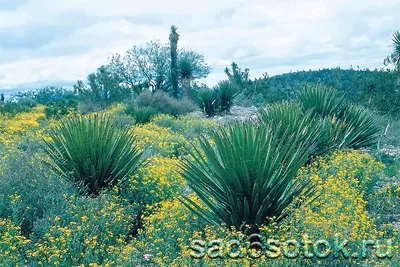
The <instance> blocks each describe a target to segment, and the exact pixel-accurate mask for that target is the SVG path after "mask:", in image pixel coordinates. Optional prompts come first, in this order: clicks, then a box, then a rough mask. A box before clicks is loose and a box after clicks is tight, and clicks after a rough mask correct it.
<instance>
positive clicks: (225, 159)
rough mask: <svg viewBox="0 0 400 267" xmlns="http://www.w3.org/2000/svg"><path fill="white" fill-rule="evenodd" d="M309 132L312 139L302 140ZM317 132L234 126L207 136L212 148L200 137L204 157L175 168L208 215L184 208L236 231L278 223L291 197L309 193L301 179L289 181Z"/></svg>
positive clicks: (193, 154) (193, 153)
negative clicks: (269, 219) (270, 220)
mask: <svg viewBox="0 0 400 267" xmlns="http://www.w3.org/2000/svg"><path fill="white" fill-rule="evenodd" d="M309 129H313V130H312V132H313V134H309V135H305V136H304V132H305V131H306V130H307V131H308V130H309ZM317 130H318V128H317V127H313V126H310V125H304V126H303V128H298V129H296V131H293V132H291V131H285V132H284V133H283V134H282V131H280V130H279V126H278V128H276V127H272V126H270V125H258V124H254V123H236V124H231V125H228V127H227V128H223V127H221V128H220V129H218V130H217V131H213V133H212V134H211V135H210V139H211V140H212V142H211V140H210V139H207V138H205V137H204V136H200V138H199V140H200V147H201V151H202V152H203V153H204V154H202V153H201V152H200V151H199V150H194V151H191V152H190V156H191V157H187V158H185V159H184V161H183V162H182V165H181V168H182V172H183V176H184V177H185V179H186V180H187V181H188V185H189V186H190V188H191V189H192V190H193V191H194V192H195V193H196V194H197V195H198V196H199V198H200V199H201V200H202V201H203V202H204V204H205V206H206V207H207V208H208V209H209V210H205V209H202V208H200V207H199V206H198V205H196V204H195V203H193V202H191V201H190V200H188V199H187V200H186V201H187V205H188V206H189V207H190V206H193V207H194V208H192V211H194V212H195V213H196V214H198V215H199V216H200V217H201V218H203V219H204V220H206V221H207V222H208V223H209V224H216V225H220V224H221V223H225V224H226V225H228V226H233V227H235V228H236V229H237V230H243V228H242V226H243V224H248V225H251V226H252V227H254V229H255V230H252V231H257V228H258V226H260V225H262V224H264V223H266V224H268V218H270V217H273V216H276V217H277V220H280V219H282V218H283V217H284V216H285V214H286V211H285V210H286V208H287V207H288V206H289V205H290V204H291V203H292V202H293V201H294V199H295V198H296V197H298V196H300V195H301V194H302V193H304V194H307V193H309V192H310V191H309V190H306V188H308V184H309V183H308V181H307V179H304V180H295V179H293V178H294V177H295V175H296V173H297V171H298V169H299V168H300V167H301V166H302V165H303V164H304V163H306V162H307V160H308V159H309V157H310V154H311V153H312V152H313V150H314V147H313V145H312V144H313V143H314V141H316V140H318V138H319V135H318V131H317ZM310 132H311V131H310ZM313 140H314V141H313ZM283 163H287V164H283Z"/></svg>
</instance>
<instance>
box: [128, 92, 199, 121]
mask: <svg viewBox="0 0 400 267" xmlns="http://www.w3.org/2000/svg"><path fill="white" fill-rule="evenodd" d="M128 105H133V106H135V107H138V108H152V109H154V110H156V111H157V113H164V114H169V115H172V116H175V117H177V116H181V115H184V114H186V113H189V112H192V111H195V110H196V106H195V104H194V103H193V102H192V101H191V100H189V99H187V98H183V99H175V98H172V97H169V96H168V94H167V93H165V92H162V91H157V92H155V93H151V92H149V91H145V92H143V93H141V94H139V95H138V96H137V97H136V98H135V99H134V100H133V103H128Z"/></svg>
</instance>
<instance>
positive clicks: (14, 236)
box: [0, 218, 29, 266]
mask: <svg viewBox="0 0 400 267" xmlns="http://www.w3.org/2000/svg"><path fill="white" fill-rule="evenodd" d="M20 231H21V229H20V227H18V226H17V225H15V224H14V223H12V222H11V221H10V220H8V219H3V218H0V264H1V266H23V265H24V263H25V262H24V259H23V258H22V257H21V255H22V254H23V253H24V251H25V249H26V246H27V244H28V243H29V240H28V239H26V238H25V237H24V236H22V235H21V234H20Z"/></svg>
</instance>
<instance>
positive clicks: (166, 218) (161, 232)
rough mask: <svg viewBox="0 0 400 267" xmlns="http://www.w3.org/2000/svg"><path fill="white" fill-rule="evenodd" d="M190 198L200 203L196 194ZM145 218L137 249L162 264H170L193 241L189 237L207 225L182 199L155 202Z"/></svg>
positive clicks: (154, 261) (154, 262)
mask: <svg viewBox="0 0 400 267" xmlns="http://www.w3.org/2000/svg"><path fill="white" fill-rule="evenodd" d="M189 198H190V199H191V200H192V201H196V202H197V203H199V204H200V202H199V201H198V199H197V198H196V197H195V196H194V195H190V196H189ZM150 211H151V212H150ZM143 221H144V222H143V226H144V227H143V230H141V231H140V235H139V237H138V239H137V241H136V248H137V249H138V251H140V253H141V254H142V255H144V254H149V255H151V261H150V262H152V263H153V264H157V265H159V266H165V265H169V264H170V263H171V262H172V261H173V260H174V258H176V257H177V256H178V254H179V252H180V251H181V250H182V249H183V248H184V247H186V246H187V245H188V244H189V238H190V237H191V236H192V235H193V234H194V233H195V232H197V231H201V230H202V229H203V228H204V227H205V224H204V223H202V222H201V221H199V219H198V217H197V216H196V215H195V214H193V213H191V212H190V211H189V210H188V209H187V208H186V207H185V206H184V205H183V204H182V202H181V201H179V200H178V199H173V200H165V201H162V202H161V203H159V204H157V205H153V206H152V207H151V210H149V212H148V213H147V214H145V216H144V218H143ZM160 244H162V245H160Z"/></svg>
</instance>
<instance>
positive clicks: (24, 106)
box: [0, 99, 36, 115]
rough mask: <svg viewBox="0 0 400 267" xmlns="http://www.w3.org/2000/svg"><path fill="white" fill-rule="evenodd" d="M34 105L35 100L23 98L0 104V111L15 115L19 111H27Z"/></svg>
mask: <svg viewBox="0 0 400 267" xmlns="http://www.w3.org/2000/svg"><path fill="white" fill-rule="evenodd" d="M35 106H36V102H35V101H33V100H31V99H23V100H20V101H18V102H5V103H4V104H0V113H7V114H11V115H16V114H18V113H21V112H28V111H30V110H31V109H32V108H33V107H35Z"/></svg>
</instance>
